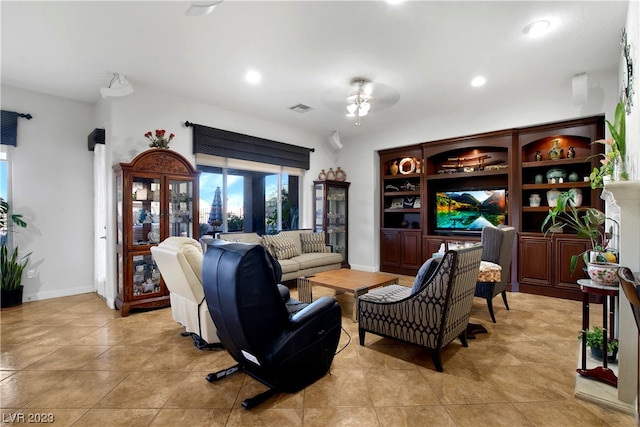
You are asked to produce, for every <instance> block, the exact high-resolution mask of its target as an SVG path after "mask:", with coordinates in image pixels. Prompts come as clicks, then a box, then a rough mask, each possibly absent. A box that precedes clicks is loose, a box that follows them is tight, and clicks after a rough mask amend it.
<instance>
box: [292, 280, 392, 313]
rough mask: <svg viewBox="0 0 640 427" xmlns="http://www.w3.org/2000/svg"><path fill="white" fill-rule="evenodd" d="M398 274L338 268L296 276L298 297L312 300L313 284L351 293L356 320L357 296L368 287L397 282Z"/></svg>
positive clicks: (301, 299) (306, 300)
mask: <svg viewBox="0 0 640 427" xmlns="http://www.w3.org/2000/svg"><path fill="white" fill-rule="evenodd" d="M398 278H399V276H397V275H395V274H388V273H369V272H367V271H358V270H351V269H348V268H342V269H340V270H331V271H324V272H322V273H318V274H315V275H312V276H303V277H298V280H297V285H298V299H299V300H300V301H302V302H306V303H310V302H311V301H312V291H311V288H312V286H313V285H316V286H324V287H325V288H331V289H334V290H336V291H337V292H350V293H353V321H354V322H357V321H358V297H359V296H360V295H363V294H366V293H367V292H368V291H369V289H373V288H377V287H380V286H386V285H392V284H394V283H398Z"/></svg>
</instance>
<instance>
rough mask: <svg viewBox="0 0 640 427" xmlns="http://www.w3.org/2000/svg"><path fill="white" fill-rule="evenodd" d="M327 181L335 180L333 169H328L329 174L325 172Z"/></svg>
mask: <svg viewBox="0 0 640 427" xmlns="http://www.w3.org/2000/svg"><path fill="white" fill-rule="evenodd" d="M327 180H328V181H335V180H336V173H335V172H334V170H333V168H329V172H327Z"/></svg>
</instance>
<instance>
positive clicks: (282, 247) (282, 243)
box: [219, 230, 342, 282]
mask: <svg viewBox="0 0 640 427" xmlns="http://www.w3.org/2000/svg"><path fill="white" fill-rule="evenodd" d="M219 238H220V239H222V240H227V241H230V242H243V243H255V244H259V245H262V246H264V247H265V248H266V249H267V250H268V251H269V253H270V254H271V255H272V256H273V257H274V258H275V259H277V260H278V262H279V263H280V267H281V268H282V281H283V282H284V281H287V280H293V279H295V278H297V277H300V276H310V275H312V274H316V273H320V272H322V271H329V270H338V269H340V268H341V265H342V254H339V253H333V252H331V246H327V245H326V244H325V236H324V233H323V232H322V233H314V232H313V231H312V230H287V231H281V232H280V233H278V234H276V235H265V236H259V235H258V234H257V233H221V234H220V235H219Z"/></svg>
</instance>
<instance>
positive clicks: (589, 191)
mask: <svg viewBox="0 0 640 427" xmlns="http://www.w3.org/2000/svg"><path fill="white" fill-rule="evenodd" d="M603 136H604V118H603V117H601V116H595V117H587V118H582V119H576V120H567V121H562V122H555V123H549V124H544V125H537V126H531V127H527V128H522V129H519V130H518V132H517V141H516V143H517V145H515V147H517V149H518V150H519V153H518V160H519V162H518V166H519V168H517V169H518V170H519V176H518V183H517V186H516V188H517V189H518V196H519V197H518V199H519V206H518V207H517V208H516V210H515V211H516V212H518V213H519V218H518V220H517V223H518V224H519V226H518V261H517V262H518V265H517V272H518V284H519V287H520V290H521V291H523V292H528V293H535V294H540V295H547V296H553V297H560V298H568V299H575V300H579V299H580V298H581V292H580V288H579V286H578V285H577V283H576V281H577V280H578V279H580V278H584V277H586V274H584V273H583V271H582V268H583V267H584V266H583V265H582V262H581V261H580V262H579V263H578V265H577V267H576V265H575V263H573V262H572V261H571V260H572V259H573V258H574V257H575V255H576V254H580V253H582V252H584V251H585V250H586V249H587V248H588V247H589V240H588V239H585V238H583V237H581V236H580V235H578V234H577V233H576V232H575V231H574V230H572V229H571V228H570V227H563V226H562V225H561V224H556V225H554V227H553V229H552V230H549V231H550V232H548V233H546V234H545V233H544V231H543V229H542V225H543V224H544V223H545V219H546V218H547V215H548V214H549V212H550V210H552V209H554V208H555V207H556V206H558V201H559V200H560V202H561V203H562V200H564V199H565V198H566V196H567V195H569V194H571V195H572V196H573V198H572V202H571V203H572V204H573V205H575V207H576V208H579V209H581V210H586V209H590V208H595V209H602V205H603V201H602V200H601V199H600V190H598V189H593V188H592V187H591V184H592V183H591V181H590V178H589V175H590V174H591V172H592V170H593V168H594V167H596V166H597V165H599V164H600V158H601V156H600V154H601V153H602V152H603V146H602V144H596V143H594V142H595V141H598V140H600V139H601V138H602V137H603ZM572 265H573V267H575V268H572V267H571V266H572Z"/></svg>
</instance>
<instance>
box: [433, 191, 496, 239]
mask: <svg viewBox="0 0 640 427" xmlns="http://www.w3.org/2000/svg"><path fill="white" fill-rule="evenodd" d="M506 212H507V197H506V191H505V190H465V191H439V192H437V193H436V229H437V230H442V231H447V230H451V231H455V230H460V231H481V230H482V229H483V228H484V227H485V226H487V225H494V226H498V225H500V224H504V223H505V216H506Z"/></svg>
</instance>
